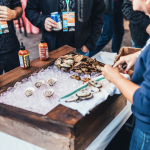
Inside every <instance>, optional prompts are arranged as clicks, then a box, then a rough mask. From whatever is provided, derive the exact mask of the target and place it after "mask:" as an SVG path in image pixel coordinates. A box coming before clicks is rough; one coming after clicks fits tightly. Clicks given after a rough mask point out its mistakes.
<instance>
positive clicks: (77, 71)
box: [75, 70, 83, 74]
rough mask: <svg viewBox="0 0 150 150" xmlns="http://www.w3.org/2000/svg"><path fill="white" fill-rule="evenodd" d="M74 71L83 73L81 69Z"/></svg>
mask: <svg viewBox="0 0 150 150" xmlns="http://www.w3.org/2000/svg"><path fill="white" fill-rule="evenodd" d="M75 72H76V73H80V74H81V73H83V71H82V70H75Z"/></svg>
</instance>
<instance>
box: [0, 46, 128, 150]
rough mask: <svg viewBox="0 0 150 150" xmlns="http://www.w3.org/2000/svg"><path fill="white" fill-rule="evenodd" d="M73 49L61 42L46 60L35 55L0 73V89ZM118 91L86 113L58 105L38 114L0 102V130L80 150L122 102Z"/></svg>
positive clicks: (53, 149)
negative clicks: (22, 64)
mask: <svg viewBox="0 0 150 150" xmlns="http://www.w3.org/2000/svg"><path fill="white" fill-rule="evenodd" d="M74 51H75V49H74V48H72V47H69V46H63V47H62V48H59V49H57V50H55V51H53V52H51V53H50V54H49V56H50V59H49V60H48V61H40V59H39V58H38V59H35V60H33V61H32V62H31V67H30V68H29V69H27V70H24V69H21V68H20V67H18V68H16V69H14V70H12V71H10V72H8V73H6V74H4V75H1V76H0V92H4V91H5V90H7V88H8V87H10V86H14V84H15V83H16V82H18V81H21V80H22V79H24V78H27V77H29V76H30V75H31V74H32V73H34V72H38V71H40V70H41V69H42V68H47V67H48V66H49V65H52V64H53V62H54V61H55V60H56V59H57V58H58V57H60V56H62V55H65V54H67V53H70V52H74ZM126 103H127V100H126V99H125V98H124V97H123V96H122V95H114V96H109V97H108V99H107V100H106V101H104V102H103V103H101V104H100V105H98V106H97V107H95V108H94V109H93V110H92V111H91V112H90V114H88V115H86V116H82V115H81V114H80V113H79V112H77V111H75V110H72V109H70V108H67V107H65V106H62V105H58V106H57V107H56V108H54V109H53V110H52V111H50V112H49V113H48V114H47V115H45V116H43V115H39V114H37V113H33V112H30V111H26V110H23V109H20V108H15V107H13V106H8V105H4V104H0V131H2V132H4V133H7V134H10V135H12V136H14V137H17V138H19V139H22V140H25V141H27V142H29V143H32V144H34V145H37V146H39V147H42V148H44V149H47V150H84V149H85V148H86V147H88V146H89V144H90V143H91V142H92V141H93V140H94V139H95V138H96V137H97V136H98V135H99V134H100V132H101V131H102V130H103V129H104V128H105V127H106V126H107V125H108V124H109V123H110V122H111V121H112V120H113V119H114V118H115V117H116V116H117V115H118V114H119V112H120V111H121V110H122V109H123V108H124V107H125V106H126Z"/></svg>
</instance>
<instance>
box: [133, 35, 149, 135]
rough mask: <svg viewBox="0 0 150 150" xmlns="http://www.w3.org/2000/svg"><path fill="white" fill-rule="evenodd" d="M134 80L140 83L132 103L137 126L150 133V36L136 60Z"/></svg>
mask: <svg viewBox="0 0 150 150" xmlns="http://www.w3.org/2000/svg"><path fill="white" fill-rule="evenodd" d="M132 81H133V82H134V83H136V84H138V85H140V88H139V89H137V90H136V92H135V93H134V96H133V105H132V111H133V114H134V115H135V117H136V126H137V127H138V128H139V129H140V130H141V131H143V132H146V133H150V38H149V40H148V41H147V43H146V46H145V47H144V48H143V49H142V51H141V52H140V54H139V56H138V58H137V60H136V63H135V68H134V74H133V77H132Z"/></svg>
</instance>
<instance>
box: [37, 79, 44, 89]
mask: <svg viewBox="0 0 150 150" xmlns="http://www.w3.org/2000/svg"><path fill="white" fill-rule="evenodd" d="M44 82H45V81H44V80H39V81H37V82H35V86H36V87H37V88H40V87H41V85H42V84H44Z"/></svg>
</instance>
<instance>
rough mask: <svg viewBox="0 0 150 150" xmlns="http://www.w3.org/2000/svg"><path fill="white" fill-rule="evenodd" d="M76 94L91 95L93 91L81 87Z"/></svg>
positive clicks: (79, 95)
mask: <svg viewBox="0 0 150 150" xmlns="http://www.w3.org/2000/svg"><path fill="white" fill-rule="evenodd" d="M76 94H77V96H78V97H86V96H89V95H90V94H91V93H90V92H89V91H88V90H87V89H86V88H85V89H81V90H80V91H79V92H77V93H76Z"/></svg>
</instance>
